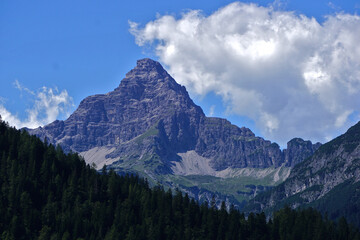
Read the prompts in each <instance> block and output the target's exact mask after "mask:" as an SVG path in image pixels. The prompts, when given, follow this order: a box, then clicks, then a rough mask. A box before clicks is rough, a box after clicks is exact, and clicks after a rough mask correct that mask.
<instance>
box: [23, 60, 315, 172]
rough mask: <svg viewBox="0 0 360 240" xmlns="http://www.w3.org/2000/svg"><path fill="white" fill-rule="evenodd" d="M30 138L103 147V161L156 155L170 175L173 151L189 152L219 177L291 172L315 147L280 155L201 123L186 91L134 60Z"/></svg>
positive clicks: (218, 124) (248, 137)
mask: <svg viewBox="0 0 360 240" xmlns="http://www.w3.org/2000/svg"><path fill="white" fill-rule="evenodd" d="M29 132H30V133H31V134H36V135H38V136H40V137H42V138H45V137H46V138H47V139H48V141H49V142H51V143H53V144H60V145H61V146H62V147H63V148H64V149H65V150H67V151H69V150H72V151H76V152H82V153H86V152H88V151H90V150H91V149H94V148H97V149H98V148H101V147H107V151H105V152H106V155H105V156H103V157H105V158H111V159H113V161H116V160H120V159H121V160H122V161H125V160H126V159H127V158H136V157H137V158H141V157H143V156H145V155H146V156H149V155H156V156H158V157H159V159H160V162H161V164H162V166H161V167H160V168H161V169H162V170H165V171H168V172H171V168H170V167H171V163H170V162H172V161H180V160H181V159H180V157H179V155H178V153H183V152H187V151H191V150H194V151H195V152H196V153H197V154H199V155H200V156H202V157H205V158H207V159H210V165H211V167H212V168H214V169H215V170H217V171H219V170H224V169H226V168H244V167H253V168H266V167H271V166H275V167H278V166H280V165H282V164H283V163H284V162H286V164H287V165H288V166H293V165H295V164H296V163H298V162H300V161H301V160H303V159H304V158H306V157H308V156H310V155H311V154H312V153H313V152H314V150H315V149H316V148H317V147H316V146H317V145H316V146H314V145H312V144H311V142H309V141H307V142H305V141H303V140H300V139H296V140H292V141H291V142H289V144H288V150H286V151H285V152H282V151H281V150H280V148H279V146H278V145H277V144H276V143H271V142H270V141H267V140H264V139H263V138H260V137H256V136H255V135H254V134H253V133H252V132H251V130H250V129H247V128H245V127H242V128H239V127H237V126H235V125H232V124H231V123H230V122H229V121H227V120H225V119H220V118H210V117H206V116H205V115H204V113H203V111H202V109H201V108H200V107H199V106H197V105H195V104H194V102H193V101H192V100H191V99H190V97H189V94H188V93H187V91H186V89H185V87H183V86H181V85H179V84H177V83H176V82H175V80H174V79H173V78H172V77H171V76H170V75H169V74H168V73H167V72H166V71H165V70H164V69H163V67H162V66H161V65H160V64H159V63H158V62H156V61H153V60H151V59H142V60H139V61H138V62H137V65H136V67H135V68H134V69H133V70H131V71H130V72H129V73H127V74H126V77H125V78H124V79H123V80H122V81H121V83H120V85H119V87H117V88H116V89H115V90H114V91H112V92H109V93H107V94H98V95H94V96H90V97H87V98H85V99H84V100H83V101H82V102H81V103H80V105H79V107H78V109H77V110H76V111H75V112H74V113H73V114H72V115H71V116H70V117H69V118H68V119H67V120H65V121H55V122H53V123H51V124H49V125H47V126H45V127H44V128H38V129H34V130H29ZM109 149H112V150H111V151H108V150H109ZM158 167H159V166H158Z"/></svg>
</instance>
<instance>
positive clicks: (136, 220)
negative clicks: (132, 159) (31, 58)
mask: <svg viewBox="0 0 360 240" xmlns="http://www.w3.org/2000/svg"><path fill="white" fill-rule="evenodd" d="M0 156H1V160H0V186H1V190H0V234H1V235H0V237H1V239H53V240H55V239H63V240H66V239H126V240H130V239H214V240H216V239H360V235H359V232H358V231H357V230H356V229H354V228H352V227H350V226H349V225H348V224H347V222H346V220H345V219H341V221H340V222H339V223H338V224H335V223H333V222H331V221H329V220H328V219H326V218H325V219H324V218H322V216H321V215H320V214H319V213H318V212H316V211H315V210H313V209H308V210H304V211H294V210H291V209H290V208H285V209H283V210H280V211H278V212H277V213H275V215H274V219H273V220H270V221H266V217H265V214H264V213H260V214H250V215H249V216H248V218H247V219H246V218H245V216H244V214H241V213H240V212H239V211H237V210H236V209H234V208H233V207H231V208H230V209H229V210H228V211H227V210H226V207H225V204H224V203H223V204H222V206H221V209H219V210H218V209H217V208H216V207H215V203H214V202H210V204H209V206H208V204H207V203H204V204H202V205H199V204H198V203H197V202H196V201H194V200H193V199H190V198H189V197H188V196H187V195H185V196H184V195H183V194H182V193H181V192H179V191H177V192H175V194H173V193H172V192H171V190H169V191H167V192H165V191H164V189H163V188H162V187H160V186H157V187H154V188H153V189H151V188H149V186H148V184H147V181H146V180H142V179H140V178H139V177H137V176H130V175H125V176H120V175H118V174H116V173H115V172H114V171H112V170H110V171H107V170H106V169H105V168H104V169H103V171H102V173H98V172H97V171H96V170H95V169H93V168H91V167H90V166H89V165H86V163H85V161H84V160H83V159H82V158H81V157H79V156H78V155H77V154H74V153H68V154H65V153H64V152H63V151H62V149H61V148H60V147H54V146H53V145H51V144H48V143H46V142H45V143H43V142H42V141H40V139H39V138H37V137H35V136H30V135H29V134H28V133H27V132H26V131H19V130H16V129H14V128H10V127H9V126H8V125H7V124H5V123H4V122H2V121H1V120H0Z"/></svg>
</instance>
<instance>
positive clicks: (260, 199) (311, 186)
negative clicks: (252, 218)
mask: <svg viewBox="0 0 360 240" xmlns="http://www.w3.org/2000/svg"><path fill="white" fill-rule="evenodd" d="M359 199H360V122H359V123H357V124H356V125H354V126H353V127H351V128H350V129H349V130H348V131H347V132H346V133H345V134H343V135H341V136H339V137H337V138H335V139H334V140H332V141H330V142H328V143H326V144H324V145H322V146H321V147H320V148H319V149H318V150H317V151H316V152H315V153H314V154H313V156H311V157H310V158H308V159H306V160H305V161H302V162H301V163H299V164H298V165H296V166H295V167H294V168H293V169H292V171H291V174H290V176H289V177H288V178H287V179H286V181H285V182H283V183H282V184H280V185H279V186H277V187H275V188H273V189H272V190H271V191H269V192H266V193H263V194H260V195H258V196H256V197H255V198H254V199H253V200H251V202H250V204H249V205H248V206H247V207H246V209H247V210H248V211H266V212H268V213H271V212H272V211H273V210H276V209H279V208H281V207H283V206H284V205H289V206H291V207H293V208H297V207H306V206H311V207H315V208H317V209H319V210H320V211H322V212H323V213H327V214H328V216H329V217H330V218H332V219H337V218H339V217H341V216H345V217H346V218H347V219H348V220H350V221H351V222H352V223H354V224H356V225H357V226H358V227H360V218H359V210H360V201H359Z"/></svg>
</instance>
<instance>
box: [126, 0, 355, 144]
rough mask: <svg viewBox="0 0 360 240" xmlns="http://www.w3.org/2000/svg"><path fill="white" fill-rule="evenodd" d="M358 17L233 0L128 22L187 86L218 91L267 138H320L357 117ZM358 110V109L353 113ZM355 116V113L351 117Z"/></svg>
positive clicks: (203, 92)
mask: <svg viewBox="0 0 360 240" xmlns="http://www.w3.org/2000/svg"><path fill="white" fill-rule="evenodd" d="M359 29H360V17H359V16H357V15H349V14H345V13H338V14H336V15H333V16H327V18H326V19H325V21H324V22H322V23H319V22H318V21H317V20H316V19H315V18H308V17H306V16H303V15H297V14H295V13H293V12H286V11H279V10H275V9H274V8H273V7H261V6H258V5H255V4H245V3H239V2H235V3H232V4H230V5H227V6H225V7H223V8H221V9H219V10H218V11H216V12H214V13H212V14H211V15H209V16H205V15H204V14H202V12H201V11H198V10H191V11H188V12H186V13H184V14H183V15H182V16H181V17H180V18H176V17H174V16H171V15H165V16H159V17H158V18H157V19H156V20H154V21H151V22H148V23H147V24H146V25H145V26H139V25H138V24H137V23H134V22H130V32H131V33H132V34H133V35H134V36H135V39H136V43H137V44H138V45H140V46H145V45H150V46H151V47H153V48H154V50H155V52H156V54H157V56H158V57H159V59H160V61H161V62H162V63H164V64H166V65H167V66H168V70H169V72H170V73H171V74H172V75H173V76H174V78H175V79H176V80H177V81H178V82H179V83H181V84H183V85H185V86H186V87H187V89H189V90H190V92H192V93H194V94H199V95H206V94H207V93H209V92H215V93H216V94H218V95H220V96H222V99H223V101H224V102H225V104H226V106H227V107H228V109H229V110H230V111H232V112H233V113H236V114H238V115H243V116H248V117H250V118H251V119H253V120H254V121H255V122H256V124H257V127H258V128H259V129H260V130H261V131H262V134H263V135H264V137H266V138H270V139H273V140H276V141H278V142H279V143H284V142H286V141H288V140H289V139H290V138H292V137H294V136H298V137H303V138H310V139H312V140H315V141H325V140H327V139H328V138H331V137H334V136H335V135H336V134H338V133H339V132H341V131H343V130H344V129H346V128H347V127H348V126H349V125H351V124H352V123H353V121H354V120H358V117H357V115H358V113H359V108H360V45H359V44H358V39H360V31H359ZM354 116H356V117H354ZM355 118H356V119H355Z"/></svg>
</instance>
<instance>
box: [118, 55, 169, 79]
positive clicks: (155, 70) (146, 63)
mask: <svg viewBox="0 0 360 240" xmlns="http://www.w3.org/2000/svg"><path fill="white" fill-rule="evenodd" d="M168 76H169V77H170V75H169V74H168V73H167V72H166V71H165V69H164V68H163V67H162V66H161V64H160V63H159V62H157V61H154V60H152V59H150V58H144V59H140V60H137V62H136V67H135V68H133V69H132V70H130V72H128V73H127V74H126V78H125V79H132V78H136V79H139V78H141V79H143V80H147V81H148V80H153V79H157V78H165V77H168ZM170 78H171V77H170ZM125 79H124V80H125Z"/></svg>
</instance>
